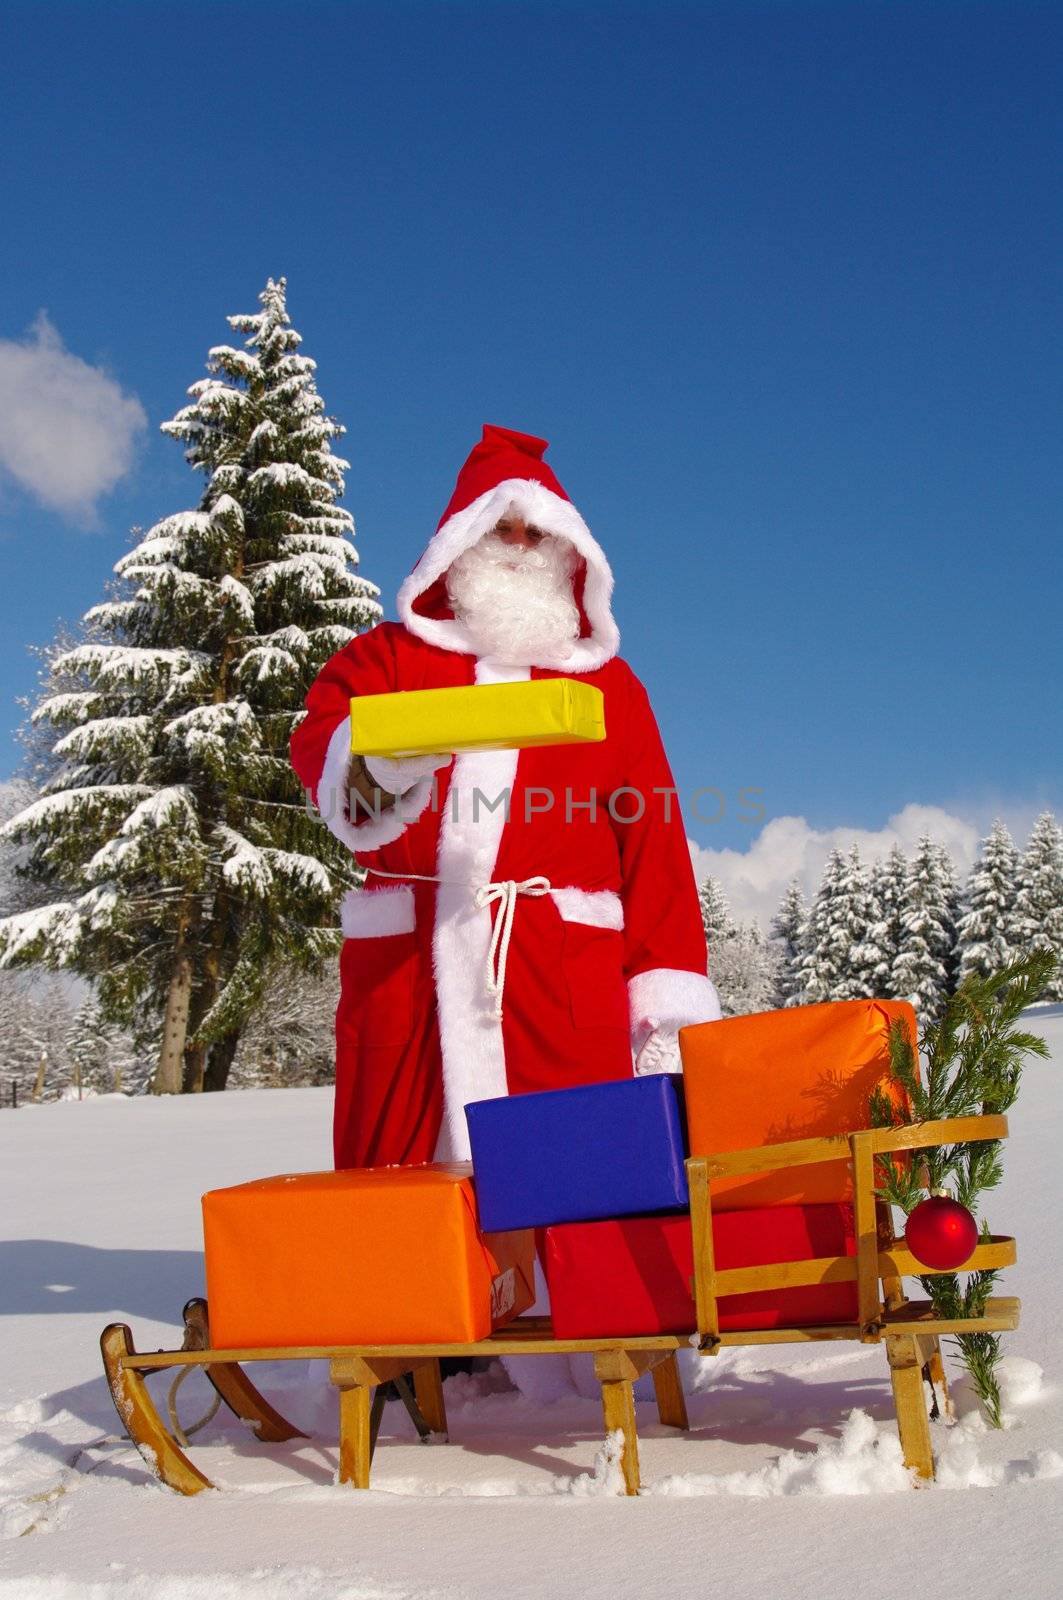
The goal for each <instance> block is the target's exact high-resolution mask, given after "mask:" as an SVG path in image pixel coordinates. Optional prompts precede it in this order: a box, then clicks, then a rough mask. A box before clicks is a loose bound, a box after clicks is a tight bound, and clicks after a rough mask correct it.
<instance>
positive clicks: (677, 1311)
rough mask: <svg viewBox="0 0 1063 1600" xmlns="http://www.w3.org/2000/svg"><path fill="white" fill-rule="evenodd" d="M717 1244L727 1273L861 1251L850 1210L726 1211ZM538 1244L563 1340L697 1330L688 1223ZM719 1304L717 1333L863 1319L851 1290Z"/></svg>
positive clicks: (552, 1238) (597, 1229)
mask: <svg viewBox="0 0 1063 1600" xmlns="http://www.w3.org/2000/svg"><path fill="white" fill-rule="evenodd" d="M712 1236H713V1247H714V1251H715V1257H716V1267H717V1269H718V1270H719V1271H721V1272H722V1271H728V1270H729V1269H731V1268H732V1267H757V1266H767V1265H769V1264H772V1263H775V1262H779V1261H807V1260H813V1259H815V1258H816V1257H818V1256H834V1255H854V1254H855V1252H856V1245H855V1240H854V1230H853V1215H852V1209H851V1208H850V1207H849V1206H845V1205H811V1206H777V1207H772V1208H770V1209H755V1210H751V1211H728V1212H725V1213H723V1214H722V1215H718V1216H717V1215H714V1216H713V1226H712ZM541 1241H542V1242H541V1253H542V1261H543V1270H544V1272H545V1274H546V1281H547V1283H548V1285H549V1288H550V1310H551V1316H552V1319H553V1327H554V1333H555V1335H556V1337H557V1338H559V1339H597V1338H614V1337H623V1336H624V1335H631V1334H652V1333H678V1334H687V1333H690V1332H691V1331H692V1330H693V1329H694V1328H695V1327H696V1326H697V1317H696V1314H695V1310H694V1297H693V1293H692V1291H691V1278H692V1275H693V1272H694V1250H693V1243H692V1236H691V1229H690V1218H689V1217H688V1216H687V1217H677V1216H672V1217H625V1218H622V1219H618V1220H615V1221H610V1222H581V1223H570V1224H567V1225H565V1226H563V1227H554V1228H546V1229H545V1230H544V1232H543V1234H542V1235H541ZM718 1304H719V1313H720V1330H721V1332H727V1331H728V1330H730V1329H733V1328H742V1329H753V1328H801V1327H811V1326H817V1325H821V1324H831V1323H838V1322H852V1321H853V1320H854V1319H855V1317H856V1314H857V1299H856V1285H855V1283H830V1284H819V1283H817V1284H812V1285H809V1286H807V1287H802V1288H797V1289H772V1290H768V1291H759V1292H757V1293H756V1294H732V1295H725V1296H722V1297H721V1299H720V1300H719V1302H718Z"/></svg>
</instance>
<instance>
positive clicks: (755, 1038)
mask: <svg viewBox="0 0 1063 1600" xmlns="http://www.w3.org/2000/svg"><path fill="white" fill-rule="evenodd" d="M895 1021H899V1022H900V1023H901V1024H902V1025H903V1027H904V1028H905V1030H906V1031H907V1033H908V1037H909V1039H910V1040H911V1041H912V1042H913V1044H914V1042H915V1038H916V1026H915V1012H914V1011H913V1010H912V1008H911V1006H910V1005H909V1004H908V1002H907V1001H906V1000H842V1001H832V1002H828V1003H827V1004H825V1005H816V1006H794V1007H792V1008H789V1009H787V1010H784V1011H765V1012H762V1013H758V1014H756V1015H753V1016H745V1017H728V1018H726V1019H725V1020H724V1021H722V1022H710V1023H698V1024H696V1025H695V1026H693V1027H689V1028H681V1029H680V1031H679V1048H680V1052H681V1054H682V1058H683V1081H684V1085H685V1089H686V1104H687V1117H688V1119H689V1125H690V1153H691V1155H711V1154H713V1153H716V1152H722V1151H726V1150H744V1149H752V1148H754V1147H755V1146H757V1145H765V1144H779V1143H782V1142H784V1141H787V1140H791V1139H814V1138H819V1137H822V1136H823V1135H825V1134H838V1133H852V1132H855V1131H856V1130H857V1129H859V1128H867V1127H870V1125H871V1115H870V1102H871V1096H872V1094H873V1092H874V1091H875V1090H876V1089H879V1090H881V1091H883V1092H884V1093H885V1094H887V1095H888V1096H889V1097H890V1099H891V1100H892V1101H893V1103H894V1105H895V1106H896V1107H897V1109H898V1111H900V1112H902V1113H906V1105H905V1097H904V1094H903V1092H902V1091H901V1089H900V1087H899V1086H898V1084H897V1083H896V1081H895V1080H894V1079H893V1078H892V1077H891V1076H890V1071H889V1064H890V1047H889V1032H890V1027H891V1025H892V1024H893V1023H894V1022H895ZM851 1192H852V1184H851V1173H850V1171H849V1168H848V1166H847V1165H846V1163H845V1162H844V1161H826V1162H820V1163H818V1164H816V1165H814V1166H805V1167H790V1168H787V1169H785V1170H783V1171H779V1172H771V1173H766V1174H758V1175H756V1176H753V1177H739V1178H714V1179H712V1204H713V1209H714V1211H715V1210H721V1209H722V1210H730V1209H733V1208H736V1207H745V1206H758V1205H761V1206H763V1205H787V1204H796V1203H799V1202H809V1203H812V1202H819V1201H832V1200H848V1199H849V1198H850V1197H851Z"/></svg>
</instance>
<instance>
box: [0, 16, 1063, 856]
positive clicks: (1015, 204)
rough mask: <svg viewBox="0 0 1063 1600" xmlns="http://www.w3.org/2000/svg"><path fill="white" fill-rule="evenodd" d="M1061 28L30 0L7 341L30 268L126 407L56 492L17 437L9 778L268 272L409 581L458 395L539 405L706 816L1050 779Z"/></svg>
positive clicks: (170, 505) (735, 842)
mask: <svg viewBox="0 0 1063 1600" xmlns="http://www.w3.org/2000/svg"><path fill="white" fill-rule="evenodd" d="M1061 36H1063V23H1061V20H1060V14H1059V12H1058V11H1057V10H1054V9H1053V8H1052V7H1050V6H1048V5H1038V6H1030V5H1023V4H1016V3H1009V4H1006V5H1003V4H1001V5H995V4H975V3H969V4H963V5H951V4H947V3H934V4H929V3H926V4H922V5H870V4H861V3H859V0H849V3H846V4H839V5H805V4H800V3H792V4H774V5H773V4H745V5H728V6H717V5H711V4H705V5H687V6H682V7H670V6H667V5H661V4H655V5H652V6H649V5H647V6H633V5H609V6H591V5H576V4H556V5H550V6H545V5H511V4H494V5H488V4H480V5H477V6H469V5H462V4H447V3H437V4H434V5H430V6H423V5H413V4H406V3H402V0H393V3H391V4H389V5H387V6H379V7H376V6H361V5H355V4H347V5H334V4H324V3H321V0H316V3H315V0H303V3H302V4H301V5H299V6H298V7H291V6H282V5H270V4H268V3H266V0H260V3H259V4H257V5H254V6H252V5H244V4H232V3H225V0H219V3H214V4H211V5H208V6H203V5H196V4H182V5H180V6H177V5H170V4H167V5H161V4H158V5H157V4H152V3H141V4H139V5H136V6H120V5H114V4H112V5H106V4H102V3H97V4H93V5H87V4H85V5H67V6H59V5H50V4H44V3H41V4H34V5H19V4H17V3H12V0H8V4H7V6H6V7H5V8H4V12H3V16H2V19H0V106H2V108H3V109H2V113H0V115H2V118H3V136H2V138H0V182H2V196H3V217H4V235H5V243H4V248H3V250H2V252H0V356H2V358H3V360H6V361H7V371H8V372H9V374H10V372H11V371H12V370H14V371H15V372H16V373H17V372H19V371H21V370H22V368H20V367H19V366H18V362H19V361H20V360H24V359H26V349H28V350H29V352H30V357H32V356H33V355H34V354H38V355H39V354H40V352H41V350H42V348H43V347H42V344H41V337H42V336H41V334H40V328H41V326H42V324H40V323H38V333H36V334H34V333H31V332H30V331H29V330H30V329H31V326H32V325H33V324H34V321H35V319H37V318H38V316H39V314H40V313H41V312H42V311H43V312H44V313H45V314H46V317H47V319H48V328H47V329H45V332H44V335H43V339H44V344H45V345H48V344H49V341H50V348H51V350H52V352H53V354H54V353H55V352H56V351H58V350H59V346H60V344H61V346H62V347H63V348H65V350H66V351H68V352H69V353H70V355H72V356H74V357H77V358H79V360H80V361H82V362H84V363H88V365H89V366H90V367H91V368H98V369H102V372H103V373H104V374H105V375H106V377H105V379H100V380H99V381H100V383H102V384H103V388H104V390H106V393H107V395H109V397H110V398H109V400H108V401H107V404H108V405H110V406H111V407H112V409H113V408H114V407H115V405H116V404H117V402H116V400H115V395H116V393H117V391H116V389H115V385H117V386H118V388H120V390H121V391H122V393H123V395H124V396H125V403H124V404H122V405H118V406H117V411H116V412H115V416H116V430H117V433H118V434H119V435H120V436H121V437H120V440H119V442H118V443H117V444H112V446H111V447H109V452H108V450H104V451H103V452H102V453H103V456H104V459H103V460H102V461H97V460H94V459H92V460H87V461H85V462H83V463H75V468H76V470H75V474H74V475H75V478H76V480H77V481H76V482H75V483H74V485H73V487H71V488H69V492H68V502H69V503H67V504H66V505H65V506H64V505H59V504H57V503H56V502H55V497H54V495H53V503H52V504H51V505H50V506H49V505H46V504H42V503H41V500H40V497H39V495H38V494H35V493H34V492H32V490H31V489H30V488H27V487H24V486H20V484H19V482H18V481H16V478H15V477H14V476H13V475H12V474H11V472H5V471H4V469H3V467H2V466H0V585H2V586H0V605H2V607H3V615H4V625H5V650H4V656H3V669H2V674H0V721H2V727H0V751H2V758H0V759H2V760H3V763H4V764H3V766H0V776H2V775H3V774H4V772H5V771H6V772H8V773H9V772H11V771H12V770H13V769H14V767H15V765H16V762H17V759H18V752H17V749H16V747H15V745H14V743H13V741H12V740H11V738H10V732H11V730H13V728H14V727H15V725H16V724H17V722H18V720H19V716H20V714H19V711H18V708H17V706H16V705H15V696H16V695H18V694H25V693H27V692H28V691H30V690H31V688H32V685H33V682H34V671H35V668H34V664H33V662H32V660H31V658H30V657H29V655H28V654H27V646H29V645H31V644H34V643H42V642H45V641H46V640H48V639H49V638H50V637H51V636H52V634H53V632H54V629H55V626H56V623H57V621H58V619H60V618H66V619H68V620H71V621H72V620H74V619H76V618H77V617H78V616H79V615H80V614H81V613H82V612H83V611H84V610H85V609H86V608H87V607H88V606H89V605H91V604H93V603H95V602H96V601H97V600H98V599H99V598H101V595H102V589H103V584H104V582H105V580H106V577H107V575H108V572H109V569H110V566H111V564H112V562H113V561H114V560H115V559H116V558H117V557H118V556H119V555H120V554H121V553H122V551H123V550H124V549H125V548H126V547H127V544H128V541H129V528H130V527H131V526H132V525H134V524H139V525H141V526H147V525H149V524H150V523H151V522H152V521H153V520H155V519H156V518H157V517H159V516H161V515H163V514H165V513H166V512H169V511H172V510H176V509H179V508H180V507H182V506H185V505H189V504H193V503H194V502H195V499H196V498H197V496H198V493H199V483H198V481H197V480H196V479H195V478H194V477H193V475H192V474H191V473H190V471H189V470H188V468H187V467H186V466H185V464H184V461H183V458H182V454H181V448H180V446H179V445H178V444H176V443H174V442H173V441H170V440H167V439H165V438H163V437H162V436H161V435H159V433H158V424H159V423H160V422H162V421H163V420H165V419H166V418H167V417H169V416H171V415H172V414H173V412H174V411H175V410H176V409H177V408H178V406H179V405H180V404H181V403H182V401H183V397H184V391H185V389H186V387H187V385H188V384H189V383H191V382H192V381H194V380H195V379H196V378H197V377H199V376H201V375H202V371H203V362H204V358H205V355H206V351H207V349H208V347H209V346H210V345H211V344H214V343H219V342H223V341H224V340H225V339H226V338H227V337H228V336H229V335H228V329H227V325H226V323H225V320H224V318H225V314H226V313H227V312H233V311H242V310H248V309H254V308H255V305H256V299H255V297H256V295H257V293H258V291H259V289H260V288H261V287H262V285H263V283H264V281H265V279H266V277H267V276H268V275H270V274H274V275H278V274H281V273H284V274H286V275H287V278H288V285H289V306H290V309H291V312H292V316H293V321H294V322H295V324H296V326H297V327H298V328H299V329H300V331H301V332H302V333H303V335H304V339H305V344H304V348H305V350H306V351H307V353H308V354H310V355H312V356H314V357H315V359H316V360H317V361H318V363H319V381H320V387H321V391H322V393H323V395H324V397H325V401H326V404H327V407H328V409H329V411H330V412H331V413H332V414H333V415H335V416H336V417H338V418H339V420H340V421H342V422H343V423H344V424H345V425H346V426H347V429H348V434H347V438H346V440H345V441H344V453H345V454H347V455H348V456H349V457H350V459H351V461H352V463H353V466H352V470H351V473H350V475H349V478H348V495H347V500H346V504H347V505H348V507H349V509H350V510H351V511H352V512H353V513H354V516H355V518H356V521H357V524H358V530H359V532H358V543H359V547H360V549H361V552H362V570H363V572H364V573H365V575H366V576H368V577H370V578H372V579H373V580H374V581H375V582H377V583H379V584H380V585H381V587H382V588H383V590H384V594H385V598H386V600H387V602H388V605H389V609H390V607H391V605H392V603H393V598H394V592H395V588H396V586H397V584H398V582H399V580H400V578H401V577H402V576H403V574H404V573H405V571H406V570H407V568H408V567H409V565H410V564H411V562H412V560H413V559H414V558H415V556H416V555H417V553H418V552H419V550H420V548H421V546H422V544H423V542H424V539H425V537H426V534H427V533H428V532H429V531H430V530H431V528H433V527H434V525H435V522H436V519H437V518H438V515H439V512H440V510H441V509H442V506H443V504H444V503H445V501H446V499H447V497H448V494H449V491H450V488H451V484H452V481H453V476H454V473H455V471H456V469H457V467H458V465H459V464H460V462H461V460H462V459H463V457H464V455H465V453H466V451H467V450H468V448H469V447H470V445H471V444H472V443H473V442H474V440H475V438H476V437H477V436H478V433H479V428H480V425H481V423H482V422H484V421H493V422H499V423H502V424H504V425H507V426H511V427H517V428H521V429H525V430H528V431H530V432H534V433H541V434H543V435H545V436H546V437H548V438H549V439H550V440H551V441H552V449H551V460H552V462H553V465H554V467H555V470H556V471H557V473H558V475H559V476H560V478H561V480H562V482H563V483H564V484H565V485H566V487H567V489H568V491H569V493H570V494H571V496H572V498H573V499H574V500H575V501H576V503H577V504H578V505H579V506H580V508H581V510H582V511H583V512H584V514H585V516H586V517H587V520H588V521H589V522H590V524H591V526H592V528H593V529H594V531H595V532H596V534H597V535H598V536H599V538H600V539H601V542H602V543H603V545H604V546H605V547H606V550H607V552H608V554H609V555H610V558H611V560H612V562H613V565H614V568H615V571H616V576H617V610H618V615H619V619H620V622H621V627H622V630H623V633H624V652H625V654H626V655H627V656H628V658H629V659H630V660H631V661H632V663H633V664H634V666H635V668H636V670H637V671H639V672H640V674H641V675H642V676H643V677H644V679H645V680H646V682H647V683H648V685H649V687H650V689H651V693H652V695H653V698H654V703H655V706H656V708H657V712H658V717H659V720H660V722H661V725H662V728H663V730H664V732H665V737H666V741H667V744H668V747H669V750H670V753H671V755H672V758H673V765H674V767H675V769H676V773H677V778H678V781H679V783H680V786H681V787H682V788H683V789H684V790H688V791H689V790H691V789H693V788H694V787H696V786H698V785H713V786H715V787H716V788H718V789H720V790H721V791H722V792H723V794H724V796H725V797H726V802H727V811H726V815H725V816H724V818H723V820H722V821H720V822H718V823H715V824H712V823H705V822H699V821H697V820H696V819H694V818H691V819H690V832H691V834H692V836H693V838H694V839H695V840H696V841H697V842H698V843H699V844H700V845H702V846H703V847H705V848H706V850H707V851H708V852H709V853H710V854H711V853H712V852H714V851H717V850H725V849H730V850H733V851H739V852H741V851H745V850H746V849H747V847H748V846H749V845H750V843H751V841H752V839H753V837H754V836H755V835H756V833H757V828H756V827H752V826H750V824H749V823H748V822H745V823H743V822H742V821H740V820H738V791H739V790H740V789H741V788H742V787H743V786H747V785H748V786H755V787H756V788H758V789H760V790H762V791H763V795H762V799H763V803H764V806H765V815H766V818H767V819H772V818H774V819H779V818H782V817H796V818H802V819H804V822H805V825H806V826H807V828H808V829H811V830H818V831H819V832H820V833H821V834H825V833H829V831H830V830H838V829H844V828H846V827H853V828H859V829H864V830H868V831H869V832H870V833H874V832H875V830H881V829H882V828H883V827H884V826H885V825H886V824H887V819H888V818H890V817H891V816H895V815H896V814H897V813H899V812H901V811H902V810H903V808H904V807H906V806H910V805H914V804H919V805H922V806H926V807H936V808H941V810H942V811H943V812H945V813H948V814H949V815H953V816H957V817H960V818H963V819H966V820H967V821H970V822H973V823H974V824H977V825H980V824H981V823H982V822H983V821H985V820H988V817H989V816H990V815H991V814H992V812H993V811H994V810H997V809H1002V810H1004V811H1005V812H1006V813H1007V814H1009V815H1012V816H1014V817H1016V818H1020V819H1021V818H1026V817H1028V816H1029V815H1031V814H1032V813H1033V811H1035V810H1036V809H1037V808H1038V807H1039V806H1043V805H1050V806H1052V807H1054V808H1055V809H1056V810H1057V811H1063V774H1061V770H1060V761H1059V751H1060V748H1061V740H1060V735H1061V733H1063V728H1061V726H1060V723H1061V718H1060V695H1059V686H1060V682H1061V668H1063V661H1061V659H1060V655H1061V652H1060V637H1061V633H1063V630H1061V628H1060V612H1061V597H1063V583H1061V571H1060V565H1061V561H1060V550H1061V544H1063V541H1061V540H1060V528H1059V522H1060V489H1061V482H1060V479H1061V476H1063V469H1061V460H1063V458H1061V455H1060V450H1059V434H1060V419H1061V410H1063V407H1061V398H1063V397H1061V386H1063V377H1061V374H1063V363H1061V360H1060V355H1061V352H1060V343H1061V296H1060V288H1061V282H1060V262H1061V254H1060V243H1061V239H1060V234H1061V219H1063V209H1061V205H1060V200H1061V195H1060V187H1059V179H1058V174H1059V170H1060V156H1061V153H1063V152H1061V144H1063V140H1061V137H1060V134H1061V126H1060V111H1059V107H1060V105H1061V104H1063V93H1061V91H1063V83H1061V81H1060V80H1061V78H1063V73H1061V72H1060V61H1061V59H1063V58H1061V55H1060V45H1061V42H1063V37H1061ZM49 329H50V330H54V332H53V331H48V330H49ZM20 352H21V353H20ZM12 362H14V364H15V365H14V367H12ZM3 370H4V369H3V362H2V361H0V375H2V371H3ZM107 380H111V381H110V382H108V381H107ZM92 381H95V380H92ZM87 386H88V388H89V390H91V389H92V382H89V383H88V385H87ZM0 388H2V377H0ZM18 389H19V385H18V384H17V383H14V384H11V383H10V382H9V388H8V396H7V398H8V403H9V405H14V406H15V408H16V409H17V406H18ZM102 392H103V391H102V390H101V393H102ZM12 393H13V394H14V399H13V400H12V399H11V395H12ZM136 402H139V406H140V407H142V410H143V417H144V419H145V425H144V426H141V427H138V426H137V419H138V417H139V416H140V413H139V412H138V411H137V407H136ZM13 415H14V412H12V411H11V410H9V411H8V415H7V419H6V424H5V418H4V416H3V414H2V412H0V437H2V432H3V429H4V427H5V425H6V426H7V427H8V428H9V429H10V427H11V426H12V417H13ZM46 424H47V419H46V418H45V419H44V421H43V423H42V420H41V418H39V417H38V418H36V419H35V422H34V425H35V426H44V427H45V429H46ZM36 442H39V443H41V444H42V448H43V447H45V446H46V447H47V448H48V449H54V450H56V451H60V452H62V451H63V450H64V440H63V439H62V438H55V439H54V440H53V439H48V438H47V437H45V439H44V440H43V441H36ZM86 448H88V447H86ZM90 453H91V452H90ZM78 472H81V474H82V475H81V476H80V477H78ZM94 474H95V476H94ZM101 482H102V483H113V486H112V487H110V488H108V489H106V491H105V492H101V493H99V494H96V495H93V494H92V493H90V489H91V486H92V484H93V483H96V484H98V483H101ZM78 484H82V485H83V486H84V485H85V484H87V485H89V488H84V492H82V493H81V499H80V501H78V500H77V495H78V493H79V492H80V491H79V490H78ZM71 497H73V500H71ZM715 805H716V803H715V802H714V801H712V800H711V799H709V800H706V801H704V802H703V807H704V809H705V810H706V811H708V812H710V813H711V811H712V810H713V809H714V808H715Z"/></svg>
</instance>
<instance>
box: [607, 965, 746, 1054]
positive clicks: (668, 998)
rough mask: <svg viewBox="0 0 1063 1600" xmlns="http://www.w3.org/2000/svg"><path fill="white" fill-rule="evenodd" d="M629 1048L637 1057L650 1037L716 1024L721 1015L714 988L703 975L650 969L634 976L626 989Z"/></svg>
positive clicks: (667, 969)
mask: <svg viewBox="0 0 1063 1600" xmlns="http://www.w3.org/2000/svg"><path fill="white" fill-rule="evenodd" d="M627 998H628V1009H629V1011H630V1015H631V1044H632V1048H633V1049H634V1051H635V1054H636V1055H638V1053H639V1051H640V1050H641V1049H642V1047H643V1045H644V1044H645V1043H646V1040H647V1039H648V1038H649V1036H650V1034H651V1033H654V1032H655V1031H657V1030H661V1031H669V1030H672V1029H675V1028H686V1027H689V1026H690V1024H691V1023H694V1022H719V1020H720V1018H721V1017H722V1015H723V1011H722V1009H721V1007H720V997H719V995H718V994H717V993H716V985H715V984H714V983H713V981H712V979H711V978H709V977H707V976H706V974H705V973H703V972H684V971H683V970H682V969H680V968H678V967H654V968H652V969H651V970H650V971H649V972H639V973H636V975H635V977H633V978H632V979H631V980H630V981H629V983H628V986H627Z"/></svg>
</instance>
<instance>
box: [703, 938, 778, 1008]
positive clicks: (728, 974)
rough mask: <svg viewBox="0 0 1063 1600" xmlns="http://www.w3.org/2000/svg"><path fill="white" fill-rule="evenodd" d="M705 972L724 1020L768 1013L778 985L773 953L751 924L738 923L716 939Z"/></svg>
mask: <svg viewBox="0 0 1063 1600" xmlns="http://www.w3.org/2000/svg"><path fill="white" fill-rule="evenodd" d="M709 971H710V972H711V974H712V981H713V982H714V983H715V985H716V989H717V992H718V993H719V996H720V1005H721V1008H722V1010H723V1014H724V1016H725V1017H744V1016H747V1015H748V1014H749V1013H750V1012H751V1011H768V1010H770V1009H771V1006H772V1004H773V996H774V993H775V986H776V984H777V982H778V978H777V975H776V953H775V950H774V949H773V947H772V946H771V945H770V944H769V943H768V941H767V940H766V939H765V937H764V935H763V934H762V933H761V931H760V929H759V928H758V926H757V924H756V923H755V922H743V923H739V924H738V925H737V926H735V927H734V928H733V930H732V932H730V933H728V934H725V935H724V936H723V937H722V938H718V939H717V941H716V943H715V945H714V946H713V948H712V952H711V954H710V956H709Z"/></svg>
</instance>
